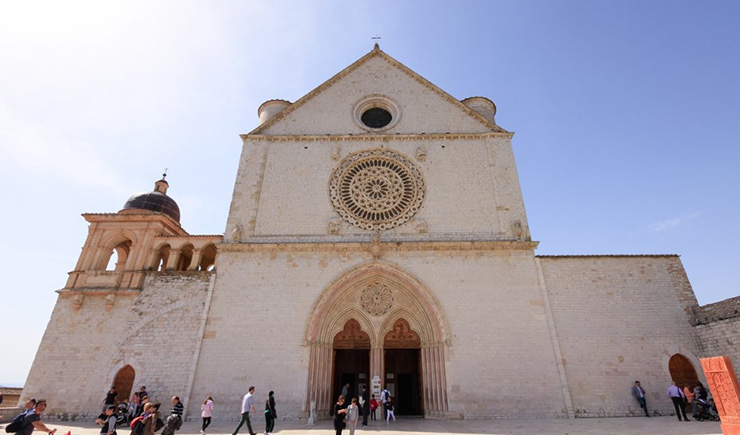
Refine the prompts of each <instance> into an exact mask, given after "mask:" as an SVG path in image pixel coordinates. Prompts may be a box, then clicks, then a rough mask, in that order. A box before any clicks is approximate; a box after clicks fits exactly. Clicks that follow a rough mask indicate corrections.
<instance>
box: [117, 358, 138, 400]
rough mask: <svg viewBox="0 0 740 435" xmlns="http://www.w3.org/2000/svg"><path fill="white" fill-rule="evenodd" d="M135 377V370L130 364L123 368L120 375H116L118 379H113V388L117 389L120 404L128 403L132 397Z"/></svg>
mask: <svg viewBox="0 0 740 435" xmlns="http://www.w3.org/2000/svg"><path fill="white" fill-rule="evenodd" d="M135 377H136V372H135V371H134V368H133V367H131V366H130V365H128V364H127V365H125V366H123V367H121V369H120V370H118V373H116V377H115V378H114V379H113V387H115V389H116V392H117V393H118V401H119V402H123V401H128V399H129V397H130V396H131V389H132V388H133V386H134V378H135Z"/></svg>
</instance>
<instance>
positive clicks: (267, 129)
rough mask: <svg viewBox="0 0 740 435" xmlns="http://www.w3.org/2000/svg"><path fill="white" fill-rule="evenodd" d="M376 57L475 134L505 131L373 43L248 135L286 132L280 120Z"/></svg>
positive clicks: (291, 115) (309, 132) (302, 132)
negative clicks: (444, 105) (467, 123)
mask: <svg viewBox="0 0 740 435" xmlns="http://www.w3.org/2000/svg"><path fill="white" fill-rule="evenodd" d="M375 59H377V60H380V61H382V62H384V63H385V64H387V65H389V66H391V67H392V68H394V69H396V70H397V71H400V72H401V73H403V75H405V76H407V77H410V78H411V79H412V80H413V82H415V83H418V84H419V85H421V86H423V88H425V89H426V90H429V91H431V93H432V94H434V95H435V96H436V97H437V98H438V99H441V100H443V101H444V102H446V103H449V104H450V106H449V107H451V108H453V111H455V112H458V113H459V114H460V115H463V114H464V116H463V118H464V119H466V120H469V121H470V122H471V125H475V126H476V128H475V130H478V131H475V133H483V132H501V133H506V130H504V129H503V128H501V127H499V126H498V125H496V124H495V123H493V122H491V121H490V120H488V119H487V118H486V117H484V116H483V115H481V114H480V113H478V112H476V111H475V110H473V109H471V108H470V107H468V106H466V105H465V104H463V103H461V102H460V101H459V100H457V99H456V98H454V97H452V96H451V95H450V94H448V93H447V92H445V91H443V90H442V89H440V88H439V87H437V86H435V85H434V84H433V83H431V82H430V81H428V80H427V79H425V78H424V77H422V76H420V75H419V74H417V73H416V72H414V71H412V70H411V69H409V68H408V67H406V66H405V65H403V64H402V63H401V62H399V61H397V60H396V59H394V58H393V57H391V56H389V55H388V54H386V53H385V52H384V51H382V50H380V48H379V46H378V45H377V44H376V45H375V48H374V49H373V50H372V51H370V52H369V53H367V54H366V55H365V56H363V57H361V58H360V59H358V60H357V61H355V62H354V63H353V64H351V65H349V66H348V67H347V68H345V69H343V70H342V71H340V72H339V73H337V74H336V75H334V76H333V77H332V78H330V79H329V80H327V81H326V82H324V83H322V84H321V85H319V86H318V87H316V88H315V89H313V90H312V91H311V92H309V93H308V94H306V95H304V96H303V97H301V98H300V99H299V100H297V101H296V102H295V103H293V104H291V105H290V106H288V107H287V108H285V109H284V110H282V111H281V112H279V113H278V114H276V115H274V116H273V117H272V118H270V119H269V120H268V121H266V122H265V123H264V124H262V125H260V126H258V127H257V128H255V129H254V130H252V131H251V132H250V133H249V134H250V135H258V134H268V135H270V134H285V133H281V132H279V130H281V129H280V127H279V125H280V124H281V121H282V122H286V121H285V120H286V119H289V118H292V117H293V115H294V114H295V112H296V111H297V110H300V108H301V107H303V106H306V105H307V103H309V102H311V101H312V100H315V99H317V98H318V97H319V96H320V95H322V94H325V93H327V91H328V90H329V89H331V88H332V87H336V86H337V85H338V84H339V83H341V82H342V79H344V78H346V77H347V76H349V75H351V74H352V73H353V72H355V71H356V70H358V68H361V67H363V66H368V65H367V64H369V63H372V60H375ZM295 115H297V114H295ZM308 130H309V131H301V132H300V134H326V133H328V131H323V130H322V131H315V132H311V131H310V130H311V129H310V128H308ZM451 132H452V133H474V132H473V131H451ZM360 133H363V132H360ZM427 133H431V131H427ZM288 134H290V133H288Z"/></svg>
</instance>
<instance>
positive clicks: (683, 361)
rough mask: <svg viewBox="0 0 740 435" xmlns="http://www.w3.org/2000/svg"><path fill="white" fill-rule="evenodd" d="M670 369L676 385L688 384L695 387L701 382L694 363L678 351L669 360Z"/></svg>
mask: <svg viewBox="0 0 740 435" xmlns="http://www.w3.org/2000/svg"><path fill="white" fill-rule="evenodd" d="M668 370H669V371H670V372H671V379H672V380H673V381H675V382H676V385H678V386H681V387H684V386H686V385H688V386H689V387H691V388H693V387H694V386H696V383H697V382H699V377H698V376H697V375H696V370H695V369H694V365H693V364H691V361H689V359H688V358H686V357H685V356H683V355H681V354H680V353H677V354H675V355H673V356H672V357H671V359H670V360H668Z"/></svg>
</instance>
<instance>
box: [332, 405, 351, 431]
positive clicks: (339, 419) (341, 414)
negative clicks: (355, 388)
mask: <svg viewBox="0 0 740 435" xmlns="http://www.w3.org/2000/svg"><path fill="white" fill-rule="evenodd" d="M346 417H347V408H345V407H344V396H342V395H340V396H339V398H337V403H335V404H334V411H333V412H332V419H333V420H334V432H335V433H336V435H342V429H344V420H345V418H346Z"/></svg>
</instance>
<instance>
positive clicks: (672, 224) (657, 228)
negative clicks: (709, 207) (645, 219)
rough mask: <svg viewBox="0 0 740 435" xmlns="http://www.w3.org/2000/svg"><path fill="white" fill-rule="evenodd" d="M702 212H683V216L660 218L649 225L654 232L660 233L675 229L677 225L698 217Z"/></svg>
mask: <svg viewBox="0 0 740 435" xmlns="http://www.w3.org/2000/svg"><path fill="white" fill-rule="evenodd" d="M702 214H703V212H702V211H695V212H693V213H689V214H685V215H683V216H679V217H674V218H670V219H666V220H662V221H660V222H656V223H654V224H652V225H650V228H651V229H652V230H653V231H654V232H656V233H660V232H664V231H671V230H673V229H676V228H678V227H681V226H683V225H685V224H686V223H688V222H691V221H693V220H695V219H697V218H699V217H700V216H701V215H702Z"/></svg>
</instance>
